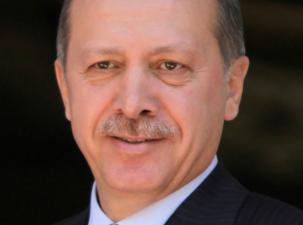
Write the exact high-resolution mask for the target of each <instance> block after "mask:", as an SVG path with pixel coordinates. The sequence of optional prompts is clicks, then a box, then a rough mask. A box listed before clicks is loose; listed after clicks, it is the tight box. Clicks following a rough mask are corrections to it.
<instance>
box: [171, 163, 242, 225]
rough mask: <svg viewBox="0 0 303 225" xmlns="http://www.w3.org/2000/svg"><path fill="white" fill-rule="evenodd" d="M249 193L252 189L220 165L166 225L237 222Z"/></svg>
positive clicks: (227, 224)
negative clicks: (248, 189) (238, 214)
mask: <svg viewBox="0 0 303 225" xmlns="http://www.w3.org/2000/svg"><path fill="white" fill-rule="evenodd" d="M247 194H248V191H247V190H246V189H245V188H244V187H242V186H241V185H240V184H239V183H238V182H237V181H236V180H235V179H234V178H233V177H232V176H231V175H230V174H229V173H228V172H227V171H226V170H225V169H224V168H223V166H221V165H218V166H217V167H216V168H215V170H214V171H213V172H212V173H211V175H210V176H209V177H208V178H207V179H206V180H205V181H204V182H203V183H202V184H201V185H200V186H199V187H198V189H197V190H195V191H194V192H193V193H192V194H191V195H190V196H189V197H188V199H186V200H185V201H184V202H183V203H182V204H181V206H180V207H179V208H178V209H177V210H176V211H175V213H174V214H173V215H172V216H171V217H170V219H169V220H168V221H167V222H166V224H165V225H233V224H234V223H235V220H236V217H237V212H238V211H239V209H240V208H241V205H242V203H243V201H244V200H245V198H246V196H247Z"/></svg>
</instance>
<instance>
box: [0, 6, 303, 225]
mask: <svg viewBox="0 0 303 225" xmlns="http://www.w3.org/2000/svg"><path fill="white" fill-rule="evenodd" d="M242 8H243V14H244V20H245V30H246V39H247V48H248V55H249V56H250V58H251V68H250V72H249V76H248V78H247V81H246V88H245V92H244V97H243V103H242V106H241V113H240V115H239V117H238V118H237V120H236V121H234V122H231V123H227V124H226V127H225V131H224V135H223V141H222V144H221V148H220V152H219V157H220V158H221V159H222V160H223V161H224V162H225V165H226V166H227V167H228V168H229V170H230V171H232V172H233V174H234V175H235V176H236V177H237V178H238V179H239V180H240V181H241V182H242V183H243V184H244V185H245V186H247V187H248V188H250V189H251V190H254V191H258V192H262V193H265V194H268V195H270V196H272V197H275V198H279V199H281V200H283V201H286V202H289V203H291V204H293V205H296V206H297V207H300V208H303V194H302V190H303V164H302V163H303V151H302V150H303V149H302V146H303V135H302V131H303V117H302V115H303V101H302V99H303V90H302V89H303V74H302V72H303V66H302V59H303V58H302V52H303V44H302V43H303V4H302V1H301V0H298V1H294V0H292V1H291V0H284V1H282V0H280V1H278V0H276V1H274V0H272V1H271V0H260V1H258V0H243V1H242ZM0 9H1V11H2V12H1V20H0V28H1V31H0V59H1V60H0V62H1V64H0V66H1V67H0V71H1V75H0V99H1V101H0V103H1V110H0V112H1V114H0V116H1V140H2V143H1V150H2V151H1V163H2V165H1V166H2V168H3V169H2V173H3V174H2V175H1V176H2V179H1V186H2V187H3V188H4V190H3V191H2V192H1V194H2V195H3V196H2V197H1V201H2V203H1V214H3V215H1V217H0V224H7V225H23V224H24V225H42V224H46V225H47V224H50V223H52V222H55V221H57V220H60V219H62V218H64V217H66V216H68V215H71V214H73V213H75V212H78V211H80V210H81V209H83V208H84V207H85V206H86V205H87V204H88V201H89V192H90V188H91V183H92V180H93V179H92V176H91V174H90V172H89V169H88V167H87V165H86V162H85V160H84V159H83V158H82V156H81V154H80V152H79V150H78V149H77V147H76V145H75V143H74V141H73V138H72V136H71V132H70V127H69V124H68V123H67V122H66V120H65V119H64V113H63V107H62V104H61V99H60V97H59V93H58V91H57V86H56V82H55V77H54V73H53V61H54V59H55V36H56V26H57V18H58V14H59V9H60V1H58V0H57V1H56V0H42V1H41V0H31V1H29V0H26V1H2V2H1V3H0Z"/></svg>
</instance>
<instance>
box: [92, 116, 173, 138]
mask: <svg viewBox="0 0 303 225" xmlns="http://www.w3.org/2000/svg"><path fill="white" fill-rule="evenodd" d="M97 132H98V133H99V134H100V135H102V136H114V137H123V136H135V137H143V138H146V139H160V138H171V137H174V136H175V135H176V133H177V129H176V128H175V127H173V126H171V125H169V124H168V123H166V122H164V121H159V120H158V119H157V120H155V119H153V118H150V117H147V116H141V117H140V118H138V119H128V118H126V117H125V116H122V115H117V116H114V117H110V118H108V119H107V120H105V121H103V122H101V123H100V124H99V125H98V127H97Z"/></svg>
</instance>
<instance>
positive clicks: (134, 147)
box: [111, 137, 163, 154]
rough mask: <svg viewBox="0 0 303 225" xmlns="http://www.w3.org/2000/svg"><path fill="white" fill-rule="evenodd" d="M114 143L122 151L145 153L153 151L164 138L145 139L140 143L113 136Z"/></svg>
mask: <svg viewBox="0 0 303 225" xmlns="http://www.w3.org/2000/svg"><path fill="white" fill-rule="evenodd" d="M111 141H112V143H113V145H114V146H115V147H116V148H118V149H119V150H120V151H122V152H124V153H128V154H143V153H147V152H151V151H153V150H154V149H155V148H156V145H157V144H159V143H160V142H162V141H163V140H162V139H159V140H152V141H145V142H140V143H129V142H126V141H123V140H121V139H118V138H113V137H112V138H111Z"/></svg>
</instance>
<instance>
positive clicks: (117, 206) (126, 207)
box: [98, 190, 159, 222]
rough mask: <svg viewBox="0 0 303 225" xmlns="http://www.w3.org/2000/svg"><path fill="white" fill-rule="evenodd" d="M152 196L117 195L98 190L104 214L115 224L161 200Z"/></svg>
mask: <svg viewBox="0 0 303 225" xmlns="http://www.w3.org/2000/svg"><path fill="white" fill-rule="evenodd" d="M155 196H157V195H151V194H148V195H147V194H138V193H133V194H129V193H128V194H121V193H119V194H117V193H110V194H109V193H108V192H107V193H103V192H102V191H101V190H98V197H99V203H100V206H101V207H102V210H103V211H104V213H105V214H106V215H107V216H108V217H109V218H110V219H111V220H112V221H114V222H118V221H121V220H123V219H125V218H127V217H129V216H131V215H133V214H135V213H136V212H139V211H140V210H142V209H143V208H145V207H147V206H148V205H150V204H152V203H154V202H156V201H157V200H158V199H159V198H156V197H155Z"/></svg>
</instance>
